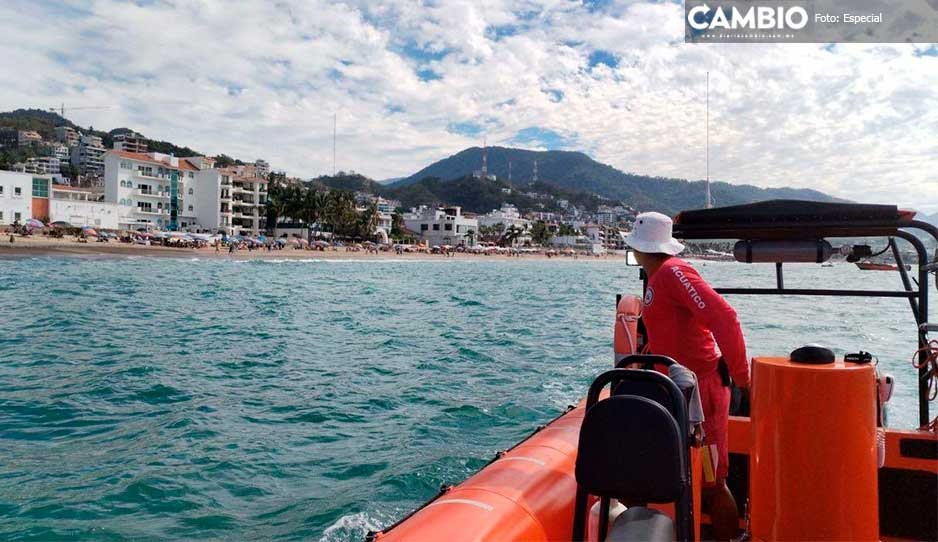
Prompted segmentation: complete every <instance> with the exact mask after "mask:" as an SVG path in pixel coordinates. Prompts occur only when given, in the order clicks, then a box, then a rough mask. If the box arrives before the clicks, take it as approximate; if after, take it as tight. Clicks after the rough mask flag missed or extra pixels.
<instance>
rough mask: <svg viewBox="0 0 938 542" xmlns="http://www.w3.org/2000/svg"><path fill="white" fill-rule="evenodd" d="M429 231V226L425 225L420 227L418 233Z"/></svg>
mask: <svg viewBox="0 0 938 542" xmlns="http://www.w3.org/2000/svg"><path fill="white" fill-rule="evenodd" d="M429 229H430V226H428V225H427V224H421V225H420V231H427V230H429Z"/></svg>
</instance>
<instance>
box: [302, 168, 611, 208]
mask: <svg viewBox="0 0 938 542" xmlns="http://www.w3.org/2000/svg"><path fill="white" fill-rule="evenodd" d="M307 184H308V185H310V186H312V187H319V188H331V189H336V190H347V191H352V192H368V193H371V194H375V195H378V196H381V197H384V198H388V199H395V200H399V201H400V202H401V207H403V208H405V209H407V208H410V207H416V206H418V205H440V204H446V205H458V206H460V207H462V208H463V210H465V211H468V212H471V213H487V212H489V211H491V210H492V209H498V208H499V207H501V206H502V204H505V203H510V204H512V205H514V206H515V207H517V208H518V209H519V210H521V211H522V212H524V211H540V210H543V211H559V210H560V207H559V203H558V201H557V200H561V199H564V200H567V201H568V202H569V203H571V204H573V205H576V206H579V207H584V208H586V209H587V210H596V208H597V207H598V206H599V205H604V204H605V205H609V204H614V203H615V202H614V201H611V200H608V199H606V198H602V197H600V196H597V195H595V194H591V193H589V192H585V191H582V190H571V189H569V188H561V187H557V186H554V185H552V184H550V183H546V182H538V183H530V184H526V185H524V186H520V187H519V186H515V185H512V184H509V183H508V182H506V181H505V180H503V179H499V180H496V181H489V180H482V179H476V178H474V177H472V176H471V175H463V176H461V177H457V178H455V179H445V180H444V179H439V178H436V177H427V178H424V179H421V180H419V181H417V182H415V183H411V184H398V185H396V186H387V185H383V184H381V183H380V182H376V181H373V180H371V179H369V178H367V177H364V176H362V175H358V174H347V175H343V174H340V175H337V176H334V177H332V176H323V177H317V178H316V179H313V180H312V181H310V182H309V183H307ZM531 192H536V193H537V194H539V195H540V196H541V197H540V198H534V197H531V196H528V195H527V194H526V193H531Z"/></svg>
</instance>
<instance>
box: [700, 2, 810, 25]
mask: <svg viewBox="0 0 938 542" xmlns="http://www.w3.org/2000/svg"><path fill="white" fill-rule="evenodd" d="M711 12H712V16H711ZM727 12H728V13H727ZM687 24H689V25H690V26H691V28H693V29H694V30H717V29H725V30H801V29H802V28H804V27H805V26H806V25H807V24H808V12H807V11H806V10H805V9H804V8H803V7H801V6H790V7H787V8H786V7H784V6H778V7H770V6H750V7H749V8H748V9H746V10H744V11H740V10H739V9H738V8H737V7H736V6H733V7H732V8H731V9H724V8H723V6H717V7H716V8H715V9H714V8H711V7H710V6H708V5H706V4H703V5H700V6H694V7H693V8H691V9H689V10H688V11H687Z"/></svg>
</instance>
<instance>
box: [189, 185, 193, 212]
mask: <svg viewBox="0 0 938 542" xmlns="http://www.w3.org/2000/svg"><path fill="white" fill-rule="evenodd" d="M189 195H190V196H191V195H192V187H191V186H190V187H189ZM189 210H190V211H191V210H192V209H189Z"/></svg>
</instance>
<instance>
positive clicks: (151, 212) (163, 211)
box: [135, 207, 169, 216]
mask: <svg viewBox="0 0 938 542" xmlns="http://www.w3.org/2000/svg"><path fill="white" fill-rule="evenodd" d="M135 210H136V211H137V212H138V213H140V214H142V215H152V216H165V215H168V214H169V212H167V211H166V209H147V208H144V207H137V208H136V209H135Z"/></svg>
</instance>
